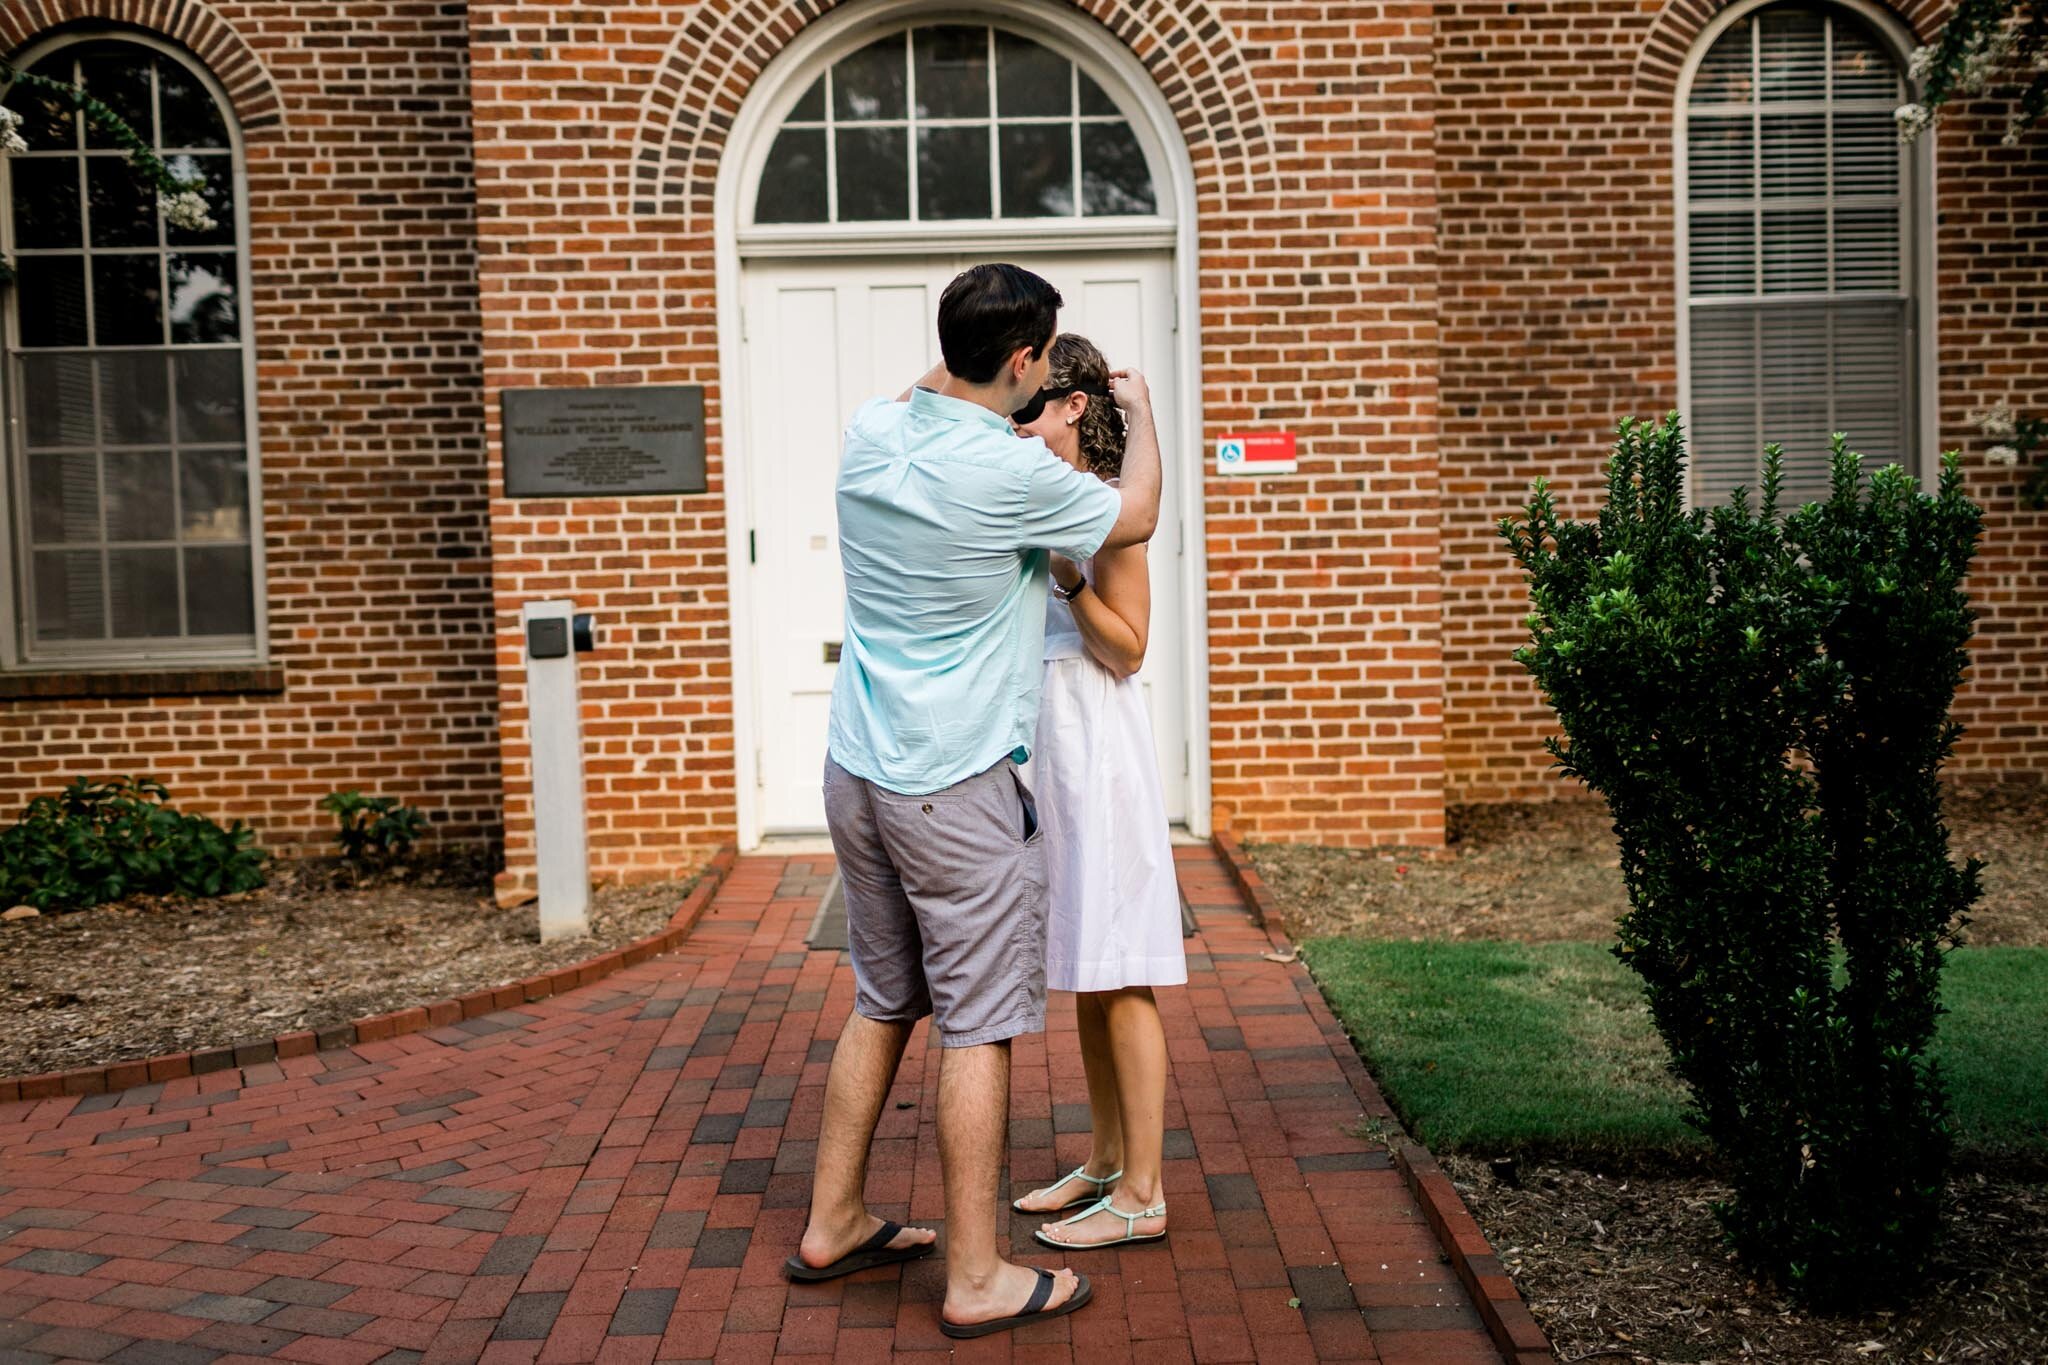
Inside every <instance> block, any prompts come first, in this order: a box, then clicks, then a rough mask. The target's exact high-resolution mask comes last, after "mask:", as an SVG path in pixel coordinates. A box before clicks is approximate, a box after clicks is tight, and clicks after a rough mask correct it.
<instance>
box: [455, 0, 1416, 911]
mask: <svg viewBox="0 0 2048 1365" xmlns="http://www.w3.org/2000/svg"><path fill="white" fill-rule="evenodd" d="M821 8H822V7H821ZM1087 8H1089V10H1090V12H1091V13H1094V14H1095V15H1096V17H1097V18H1098V19H1100V20H1101V21H1102V22H1104V24H1105V25H1106V26H1107V27H1108V28H1110V29H1111V30H1112V31H1113V32H1114V33H1116V34H1117V36H1118V37H1119V38H1120V39H1122V40H1123V41H1124V42H1126V43H1127V44H1128V45H1129V46H1130V47H1131V48H1132V50H1133V51H1135V52H1137V53H1138V55H1139V56H1140V57H1141V59H1142V60H1144V61H1145V63H1146V65H1147V66H1148V67H1149V68H1150V69H1151V71H1152V73H1153V75H1154V76H1155V78H1156V79H1157V80H1158V82H1159V85H1160V88H1161V90H1162V91H1163V92H1164V93H1165V94H1166V96H1167V98H1168V100H1169V102H1170V103H1171V104H1172V106H1173V107H1174V109H1175V112H1176V114H1177V116H1178V117H1179V119H1180V122H1181V127H1182V131H1183V134H1184V136H1185V137H1186V139H1187V141H1188V143H1189V145H1190V152H1191V158H1192V160H1193V162H1194V165H1195V169H1196V178H1197V182H1198V194H1197V197H1198V201H1199V202H1198V204H1197V211H1198V213H1199V215H1200V236H1201V278H1202V298H1201V311H1202V318H1203V326H1204V329H1205V332H1204V335H1205V349H1206V351H1207V357H1206V361H1205V374H1204V382H1205V385H1206V389H1205V393H1204V400H1205V403H1206V406H1207V415H1208V421H1209V425H1210V427H1211V428H1212V429H1216V430H1220V429H1222V428H1223V427H1224V426H1227V425H1232V424H1237V425H1253V424H1256V425H1261V426H1273V427H1280V426H1286V427H1291V428H1293V429H1295V430H1297V431H1298V432H1300V433H1301V435H1302V436H1303V438H1304V439H1303V471H1304V474H1303V477H1301V478H1297V479H1283V480H1274V481H1272V482H1270V483H1268V484H1266V485H1264V486H1261V487H1253V486H1251V485H1247V484H1242V483H1237V484H1229V485H1225V484H1222V483H1218V482H1215V481H1212V482H1211V484H1210V486H1209V488H1208V492H1207V496H1208V515H1209V518H1210V522H1209V525H1210V543H1209V553H1210V556H1211V558H1210V580H1209V584H1208V587H1209V593H1210V604H1211V620H1210V629H1211V632H1212V646H1213V649H1212V653H1213V663H1212V669H1213V673H1212V688H1213V708H1214V711H1213V727H1212V735H1213V743H1214V758H1215V799H1216V818H1217V821H1218V823H1219V824H1225V825H1231V826H1234V827H1235V828H1237V829H1238V830H1239V831H1240V832H1242V833H1245V834H1248V835H1253V836H1260V837H1295V838H1320V839H1328V840H1331V841H1336V842H1363V841H1367V840H1380V841H1411V842H1412V841H1425V842H1428V841H1436V840H1438V839H1440V838H1441V834H1442V812H1441V796H1440V792H1439V788H1440V784H1441V756H1440V754H1439V752H1438V744H1437V729H1438V722H1439V701H1438V697H1439V690H1440V689H1439V681H1438V662H1437V650H1438V642H1437V590H1436V584H1435V574H1436V488H1435V472H1434V462H1433V459H1432V449H1431V445H1432V429H1433V425H1434V418H1435V386H1436V377H1435V325H1434V320H1433V310H1434V288H1435V285H1434V274H1433V266H1434V262H1433V257H1432V252H1433V249H1434V220H1433V216H1432V215H1431V213H1430V210H1429V204H1430V199H1431V194H1432V186H1431V178H1432V173H1431V146H1430V140H1431V128H1430V105H1431V92H1430V60H1431V41H1430V18H1429V7H1428V6H1427V5H1420V4H1407V5H1377V4H1351V5H1343V6H1335V7H1331V6H1323V5H1305V4H1304V5H1294V4H1281V5H1261V6H1258V7H1255V8H1244V9H1241V8H1237V7H1228V6H1226V7H1221V8H1219V9H1217V10H1216V11H1214V13H1211V12H1210V11H1209V10H1208V7H1207V6H1205V5H1200V4H1195V5H1183V6H1181V7H1179V12H1178V13H1175V12H1172V11H1168V10H1163V9H1159V8H1158V7H1141V6H1132V5H1126V4H1121V3H1116V4H1111V3H1102V4H1095V5H1090V6H1088V7H1087ZM805 12H806V10H805V9H803V8H799V7H797V6H794V5H791V6H787V7H784V6H774V5H760V6H754V7H749V8H745V9H737V8H735V7H734V6H731V5H727V4H721V3H717V0H712V2H711V3H707V4H705V5H701V6H697V7H694V8H693V9H688V10H663V9H649V8H647V7H645V6H635V5H628V4H624V3H617V4H612V5H590V6H583V7H579V8H578V9H577V10H575V11H574V12H573V14H569V15H564V14H563V13H562V12H561V11H560V10H559V8H558V7H555V6H546V5H534V4H478V5H474V6H472V7H471V30H472V43H473V79H474V98H475V104H476V111H477V127H478V135H477V142H478V167H479V171H478V180H479V185H478V195H479V204H480V210H479V216H480V224H481V228H480V231H481V239H482V257H483V301H484V318H485V357H486V374H487V383H486V396H487V404H486V412H487V416H486V424H487V429H488V430H489V431H490V439H491V442H492V450H493V455H494V459H493V468H494V474H493V479H494V491H495V489H496V487H497V484H496V479H497V477H498V476H497V474H496V472H495V470H496V466H497V451H498V432H497V420H498V414H497V404H496V393H497V392H498V391H499V390H500V389H503V388H510V387H525V386H530V385H547V384H568V385H575V384H590V383H639V382H650V383H651V382H684V383H701V384H703V385H705V386H706V391H707V404H708V416H707V422H708V427H709V437H710V469H711V473H710V481H711V492H710V493H709V494H707V495H704V496H701V497H690V498H672V499H661V498H649V499H635V500H633V501H631V502H628V503H624V504H618V505H609V506H607V505H593V504H589V503H583V502H578V503H576V504H573V505H564V504H548V503H541V502H533V501H524V500H522V501H519V502H509V501H503V500H500V501H496V502H494V503H493V509H492V510H493V544H494V549H495V554H496V558H495V563H496V568H497V621H498V627H499V661H500V664H501V668H502V669H503V673H502V677H503V684H502V688H501V694H500V710H501V714H502V715H503V717H504V719H505V746H504V771H505V777H506V790H507V795H506V827H507V848H508V862H510V863H511V864H512V865H513V866H514V867H515V868H517V867H519V866H520V865H521V864H522V862H523V861H524V860H525V859H527V858H528V857H530V853H529V850H530V846H531V828H532V817H531V794H530V779H529V776H528V766H527V765H528V754H527V749H526V744H525V740H524V735H523V726H524V720H525V716H524V709H523V708H524V700H523V696H522V692H523V687H522V683H521V679H520V676H519V672H518V663H519V640H518V636H517V610H518V604H519V603H520V602H521V601H523V600H526V599H528V598H531V597H535V596H540V595H545V594H556V593H566V594H569V595H573V596H575V597H576V598H577V600H578V601H579V603H581V604H583V605H585V606H587V607H589V608H592V609H595V610H597V611H599V612H600V613H602V615H603V616H604V617H605V619H606V620H607V622H608V623H616V624H614V625H612V627H611V630H612V638H613V639H614V640H616V642H617V644H616V647H612V648H607V649H606V650H604V651H602V652H600V653H599V654H598V655H597V656H595V657H593V658H588V659H586V660H585V662H584V666H583V670H582V673H581V677H582V680H583V686H584V698H585V703H586V704H585V708H584V711H585V733H586V737H587V744H586V764H587V769H588V781H589V786H590V791H591V801H592V805H591V819H590V832H591V846H592V857H593V863H594V865H595V866H596V867H597V868H598V869H599V870H600V872H601V873H602V874H604V875H613V876H621V877H639V876H653V875H658V874H660V873H663V872H665V871H668V870H670V869H672V868H674V867H675V866H676V865H678V864H679V863H681V862H684V861H687V860H688V859H689V858H691V857H693V856H696V855H697V854H699V853H701V851H702V850H703V848H705V847H706V846H707V845H709V844H711V843H713V842H715V841H718V840H721V839H725V838H728V837H730V835H731V832H732V830H733V828H734V825H735V822H736V820H737V814H736V803H735V797H734V791H733V780H734V779H733V746H734V742H735V740H734V734H733V722H732V716H731V710H730V688H731V678H732V673H731V669H732V665H731V660H730V636H729V632H728V629H727V624H726V605H727V594H726V574H727V565H726V559H725V554H724V543H725V517H724V505H723V467H722V466H723V460H724V452H723V450H722V449H721V444H720V427H719V410H720V407H721V404H722V402H723V399H724V395H723V393H722V392H721V390H720V375H719V371H718V355H717V335H716V311H715V310H716V309H717V307H718V306H719V302H720V301H719V299H718V298H717V297H716V288H715V280H714V265H713V254H712V227H713V223H712V217H711V210H712V196H711V185H712V182H713V177H714V176H715V170H716V166H717V162H718V158H719V156H720V155H722V154H724V153H725V151H726V150H727V149H726V148H725V145H724V130H725V128H727V127H729V126H730V122H731V117H732V115H733V113H734V112H735V111H736V110H737V109H738V108H739V106H740V103H741V102H742V100H743V98H744V95H745V92H746V90H747V88H748V86H749V85H750V84H751V83H752V81H753V78H754V76H755V74H756V73H757V72H758V70H759V69H760V67H761V66H762V65H763V64H764V63H765V61H766V60H768V59H769V58H771V57H772V56H773V55H774V54H775V53H777V52H779V51H781V50H782V49H783V48H784V47H786V46H787V44H788V42H789V40H790V38H791V37H792V36H793V35H794V34H795V33H796V32H797V31H799V30H800V29H801V27H802V25H803V17H802V16H803V14H804V13H805ZM1248 90H1250V91H1255V93H1256V98H1255V99H1252V98H1248V97H1247V91H1248ZM1268 149H1270V154H1268ZM1252 153H1256V155H1254V154H1252ZM565 222H566V223H573V224H574V225H575V230H574V231H573V232H568V233H565V232H564V229H563V224H564V223H565ZM628 645H630V648H628V647H627V646H628Z"/></svg>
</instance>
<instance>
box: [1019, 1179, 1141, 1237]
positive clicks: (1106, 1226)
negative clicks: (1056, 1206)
mask: <svg viewBox="0 0 2048 1365" xmlns="http://www.w3.org/2000/svg"><path fill="white" fill-rule="evenodd" d="M1105 1203H1106V1206H1105V1207H1100V1208H1096V1209H1094V1210H1092V1211H1091V1212H1088V1213H1086V1214H1083V1215H1078V1216H1076V1217H1073V1218H1069V1219H1064V1220H1062V1221H1061V1222H1057V1223H1047V1224H1046V1225H1045V1226H1044V1227H1042V1228H1040V1229H1039V1230H1038V1240H1039V1241H1041V1242H1046V1243H1050V1244H1051V1245H1054V1246H1063V1247H1074V1248H1076V1249H1080V1250H1085V1249H1086V1248H1088V1247H1094V1246H1110V1245H1115V1244H1118V1243H1122V1242H1137V1241H1146V1242H1149V1241H1154V1240H1156V1239H1158V1238H1160V1237H1164V1236H1165V1235H1166V1203H1165V1201H1164V1200H1160V1199H1155V1200H1153V1201H1152V1202H1151V1203H1149V1204H1145V1203H1140V1202H1138V1200H1137V1198H1136V1196H1134V1195H1127V1194H1126V1193H1125V1191H1124V1189H1123V1188H1122V1187H1121V1186H1120V1187H1118V1189H1117V1191H1116V1193H1115V1194H1113V1195H1111V1196H1110V1197H1109V1198H1108V1200H1107V1201H1105Z"/></svg>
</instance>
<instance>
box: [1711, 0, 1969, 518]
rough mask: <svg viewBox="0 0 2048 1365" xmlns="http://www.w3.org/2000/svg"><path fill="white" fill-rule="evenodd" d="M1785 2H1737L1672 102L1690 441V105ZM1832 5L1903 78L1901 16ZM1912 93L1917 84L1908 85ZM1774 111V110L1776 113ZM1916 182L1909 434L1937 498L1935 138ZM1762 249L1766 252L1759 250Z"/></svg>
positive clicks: (1911, 225) (1908, 34) (1907, 34)
mask: <svg viewBox="0 0 2048 1365" xmlns="http://www.w3.org/2000/svg"><path fill="white" fill-rule="evenodd" d="M1783 2H1784V0H1738V3H1736V4H1733V5H1730V6H1729V7H1728V8H1727V9H1724V10H1722V11H1721V12H1720V13H1719V14H1717V15H1715V16H1714V17H1713V19H1712V20H1711V21H1709V22H1708V24H1707V26H1706V27H1705V28H1703V29H1702V30H1700V34H1699V37H1697V38H1695V39H1694V40H1693V45H1692V50H1691V51H1690V52H1688V53H1686V56H1685V63H1684V65H1683V66H1681V67H1680V68H1679V72H1678V87H1677V94H1676V95H1675V96H1674V97H1673V104H1672V111H1671V165H1672V176H1671V188H1672V219H1673V229H1674V230H1673V234H1672V237H1673V242H1674V244H1675V251H1676V260H1675V262H1674V264H1675V265H1676V269H1675V270H1674V271H1673V276H1674V278H1675V279H1676V281H1677V285H1678V289H1677V295H1678V297H1677V314H1678V327H1677V333H1678V401H1677V405H1676V406H1677V408H1678V411H1679V412H1680V413H1681V414H1683V415H1685V417H1686V420H1687V423H1688V426H1687V431H1688V433H1690V430H1691V427H1690V422H1691V412H1692V301H1691V297H1690V296H1691V289H1690V285H1691V269H1690V265H1691V261H1692V225H1691V220H1690V217H1689V215H1688V213H1687V208H1688V205H1687V203H1686V190H1687V188H1688V184H1689V175H1688V172H1689V170H1690V167H1689V165H1688V163H1687V157H1686V132H1687V128H1686V105H1687V103H1688V99H1689V97H1690V95H1691V93H1692V83H1693V79H1694V78H1695V77H1696V76H1697V75H1698V74H1699V69H1700V63H1701V62H1702V61H1704V60H1705V59H1706V55H1707V52H1708V50H1709V49H1710V48H1712V47H1713V45H1714V43H1715V42H1716V41H1718V40H1719V39H1720V37H1721V35H1722V34H1724V33H1726V32H1727V31H1728V30H1729V29H1730V28H1732V27H1734V26H1735V25H1736V24H1738V23H1740V22H1742V20H1744V19H1746V18H1748V17H1749V16H1750V15H1752V14H1754V13H1755V12H1756V11H1758V10H1760V9H1768V8H1770V7H1771V6H1773V5H1776V4H1782V3H1783ZM1824 4H1825V5H1829V6H1833V7H1835V8H1838V9H1844V10H1847V11H1849V12H1850V13H1852V14H1854V15H1856V16H1857V17H1858V18H1860V19H1863V20H1864V21H1866V22H1867V23H1869V24H1870V26H1871V27H1872V28H1873V29H1875V30H1876V31H1877V34H1878V36H1879V37H1880V38H1882V39H1883V40H1884V42H1885V44H1886V45H1887V46H1888V47H1889V48H1890V49H1891V54H1892V57H1893V59H1894V60H1895V61H1897V62H1898V65H1899V71H1900V73H1901V75H1902V76H1904V73H1905V71H1906V69H1907V63H1908V61H1909V59H1910V58H1911V57H1912V55H1913V49H1914V47H1915V46H1917V44H1916V43H1915V41H1914V38H1913V33H1912V30H1910V29H1908V28H1907V27H1906V25H1905V23H1904V21H1902V20H1901V19H1900V18H1899V17H1898V16H1897V15H1895V14H1893V13H1892V12H1891V11H1890V10H1888V9H1885V8H1884V7H1883V6H1881V5H1878V4H1875V3H1873V0H1824ZM1904 78H1905V79H1906V80H1907V81H1908V83H1909V85H1910V82H1911V77H1909V76H1906V77H1904ZM1773 107H1775V106H1773ZM1905 173H1906V174H1907V175H1908V176H1909V177H1911V179H1912V182H1913V183H1912V186H1911V187H1910V189H1909V191H1908V192H1907V193H1904V194H1902V195H1901V196H1900V198H1901V199H1902V200H1904V201H1905V203H1906V204H1907V206H1908V223H1907V225H1906V231H1907V239H1906V247H1907V249H1908V250H1909V251H1910V252H1911V253H1912V260H1911V262H1910V278H1911V280H1912V297H1911V298H1910V299H1908V300H1907V309H1906V313H1907V319H1908V321H1907V326H1908V329H1909V332H1910V334H1911V335H1910V338H1909V339H1910V340H1911V341H1912V342H1913V343H1915V350H1914V352H1913V369H1914V377H1913V390H1914V394H1913V396H1914V403H1913V407H1914V412H1915V416H1914V417H1913V418H1911V419H1909V421H1908V430H1909V431H1916V432H1917V439H1916V441H1915V447H1914V449H1913V451H1912V457H1913V463H1914V466H1915V467H1914V470H1913V473H1914V476H1915V477H1917V478H1918V479H1919V480H1920V482H1921V484H1922V485H1923V486H1924V487H1926V488H1927V489H1929V490H1930V491H1932V490H1933V488H1934V487H1935V485H1936V484H1937V483H1938V482H1939V480H1940V475H1941V458H1940V451H1939V449H1938V447H1939V445H1940V442H1941V418H1940V413H1939V411H1938V409H1939V406H1940V380H1941V376H1940V364H1941V353H1940V349H1939V348H1938V347H1937V345H1936V339H1935V324H1936V320H1937V318H1938V317H1939V315H1940V310H1939V308H1938V307H1937V306H1936V303H1935V297H1934V289H1935V279H1936V272H1935V268H1934V250H1935V244H1936V238H1935V230H1936V226H1937V224H1936V219H1935V207H1934V206H1935V194H1934V134H1933V132H1932V131H1931V130H1930V131H1929V132H1926V133H1923V134H1921V137H1920V140H1919V141H1918V142H1916V143H1915V144H1914V147H1913V150H1912V152H1911V153H1910V154H1909V155H1908V156H1907V159H1906V172H1905ZM1758 247H1759V249H1761V247H1762V244H1761V243H1759V244H1758ZM1786 301H1787V302H1796V301H1797V296H1790V297H1788V298H1787V300H1786ZM1686 483H1687V498H1688V501H1690V499H1691V483H1692V466H1690V465H1687V467H1686Z"/></svg>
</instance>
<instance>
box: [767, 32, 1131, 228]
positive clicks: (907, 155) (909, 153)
mask: <svg viewBox="0 0 2048 1365" xmlns="http://www.w3.org/2000/svg"><path fill="white" fill-rule="evenodd" d="M759 186H760V187H759V190H758V192H757V194H756V196H755V200H754V204H753V221H754V222H755V223H759V224H774V223H782V224H797V223H814V224H823V223H921V222H922V223H931V222H960V221H974V220H982V221H986V220H993V219H1006V220H1016V219H1033V220H1040V221H1043V220H1048V219H1066V220H1083V219H1101V218H1117V217H1142V216H1149V215H1152V214H1155V213H1157V211H1158V199H1157V196H1156V195H1155V194H1154V192H1153V185H1152V172H1151V169H1150V167H1149V166H1148V165H1147V162H1146V157H1145V152H1144V150H1143V148H1142V147H1141V146H1140V144H1139V141H1138V137H1137V135H1136V133H1135V132H1134V131H1133V129H1132V126H1131V123H1130V121H1129V119H1128V118H1126V117H1125V115H1124V113H1123V112H1122V111H1121V110H1120V109H1118V108H1117V105H1116V103H1115V101H1114V100H1112V99H1111V98H1110V97H1109V95H1108V94H1107V93H1106V92H1105V91H1104V90H1103V88H1102V87H1101V86H1100V85H1099V84H1097V83H1096V81H1095V80H1094V79H1093V78H1092V77H1091V76H1089V74H1088V73H1087V72H1085V71H1083V70H1081V69H1080V68H1079V67H1078V66H1077V65H1076V64H1075V63H1074V62H1073V61H1071V60H1070V59H1069V58H1068V57H1066V56H1065V55H1063V54H1061V53H1058V52H1055V51H1053V50H1052V49H1050V48H1048V47H1045V46H1043V45H1041V44H1039V43H1037V42H1034V41H1033V40H1032V39H1030V38H1027V37H1024V36H1023V35H1021V34H1017V33H1011V32H1007V31H1005V30H1003V29H999V28H993V27H990V26H987V25H981V24H972V25H969V24H937V25H928V26H925V27H921V28H913V29H909V30H902V31H898V32H895V33H892V34H890V35H888V36H887V37H884V38H878V39H876V40H874V41H873V42H871V43H869V44H867V45H866V46H865V47H862V48H859V49H858V50H856V51H854V52H851V53H848V54H847V55H846V56H844V57H841V58H840V59H839V60H838V61H836V62H834V63H832V65H831V67H830V68H829V69H827V70H826V71H825V73H824V74H823V75H821V76H819V77H818V78H817V79H816V80H815V81H814V82H812V83H811V85H810V87H809V88H808V89H807V90H805V91H804V94H803V96H802V97H801V98H800V99H798V101H797V102H796V104H795V106H794V107H793V108H792V109H791V110H790V112H789V114H788V116H787V117H786V118H785V119H784V120H783V123H782V126H781V128H780V130H779V131H778V132H777V134H776V137H775V141H774V144H773V145H772V146H771V147H770V149H769V152H768V160H767V163H766V165H765V166H764V167H763V169H762V172H761V177H760V182H759Z"/></svg>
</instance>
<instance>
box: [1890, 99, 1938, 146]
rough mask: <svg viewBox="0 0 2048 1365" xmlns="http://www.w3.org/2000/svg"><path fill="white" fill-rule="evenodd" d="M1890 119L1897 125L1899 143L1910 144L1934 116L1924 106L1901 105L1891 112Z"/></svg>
mask: <svg viewBox="0 0 2048 1365" xmlns="http://www.w3.org/2000/svg"><path fill="white" fill-rule="evenodd" d="M1892 119H1893V121H1894V122H1896V123H1897V124H1898V125H1899V141H1901V142H1911V141H1912V140H1913V139H1914V138H1916V137H1918V136H1920V134H1921V132H1922V131H1924V130H1925V129H1926V127H1927V125H1928V124H1930V123H1932V122H1933V121H1934V116H1933V115H1932V114H1930V113H1928V112H1927V106H1926V105H1924V104H1902V105H1900V106H1899V107H1898V108H1896V109H1894V110H1892Z"/></svg>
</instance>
